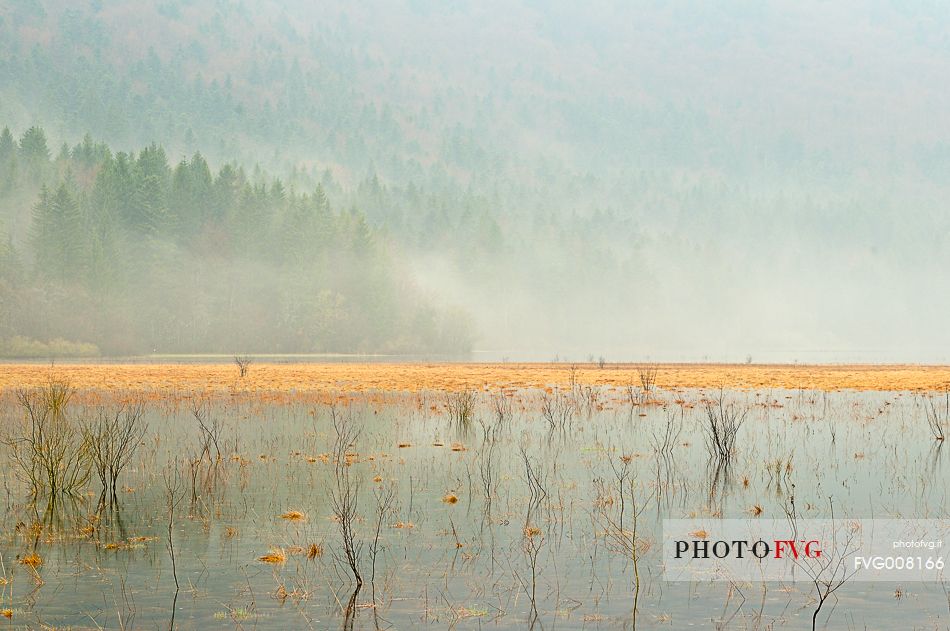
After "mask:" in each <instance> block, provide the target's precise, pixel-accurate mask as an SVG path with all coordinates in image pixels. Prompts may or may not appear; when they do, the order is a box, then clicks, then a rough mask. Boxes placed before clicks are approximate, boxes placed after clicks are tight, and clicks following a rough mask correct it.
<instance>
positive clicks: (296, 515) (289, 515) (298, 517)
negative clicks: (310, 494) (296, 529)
mask: <svg viewBox="0 0 950 631" xmlns="http://www.w3.org/2000/svg"><path fill="white" fill-rule="evenodd" d="M280 518H281V519H286V520H287V521H290V522H301V521H307V515H306V514H304V513H303V512H301V511H299V510H289V511H287V512H286V513H283V514H282V515H280Z"/></svg>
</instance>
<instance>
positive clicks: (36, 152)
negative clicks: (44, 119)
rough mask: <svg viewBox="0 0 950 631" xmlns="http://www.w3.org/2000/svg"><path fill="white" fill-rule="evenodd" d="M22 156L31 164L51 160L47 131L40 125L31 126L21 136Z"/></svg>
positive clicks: (34, 164)
mask: <svg viewBox="0 0 950 631" xmlns="http://www.w3.org/2000/svg"><path fill="white" fill-rule="evenodd" d="M20 157H21V158H23V160H24V162H26V163H27V164H29V165H31V166H36V165H39V164H45V163H47V162H49V157H50V153H49V147H48V146H47V145H46V132H44V131H43V130H42V128H40V127H30V128H29V129H27V130H26V132H24V134H23V137H22V138H20Z"/></svg>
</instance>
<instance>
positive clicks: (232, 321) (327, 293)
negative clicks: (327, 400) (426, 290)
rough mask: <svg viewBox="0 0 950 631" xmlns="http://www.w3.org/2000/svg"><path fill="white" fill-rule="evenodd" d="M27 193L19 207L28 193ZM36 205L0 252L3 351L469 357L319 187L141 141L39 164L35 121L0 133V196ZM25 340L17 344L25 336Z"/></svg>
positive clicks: (40, 135) (460, 330) (394, 265)
mask: <svg viewBox="0 0 950 631" xmlns="http://www.w3.org/2000/svg"><path fill="white" fill-rule="evenodd" d="M34 198H35V202H33V203H31V204H27V202H26V200H31V199H34ZM8 200H13V201H12V202H11V203H13V205H14V206H17V205H20V206H24V207H29V208H30V209H31V213H30V218H29V226H30V227H29V231H28V235H27V239H26V240H25V242H24V243H23V245H22V247H18V246H17V245H16V244H15V243H13V242H12V241H10V240H9V239H3V243H4V248H3V250H2V251H0V304H2V305H4V310H3V312H0V344H3V345H4V346H5V347H6V349H5V352H6V353H7V354H20V355H30V354H35V355H39V356H42V355H46V354H56V353H57V352H63V353H67V354H71V353H75V352H81V353H89V352H95V351H94V349H91V348H89V347H76V346H72V345H70V344H64V343H63V342H54V343H53V347H52V348H49V349H44V346H43V345H44V344H47V345H48V344H49V341H50V340H67V341H73V340H78V341H81V342H85V343H94V344H95V345H96V346H98V348H99V349H100V350H101V351H103V352H106V353H113V354H125V353H143V352H163V353H176V352H177V353H182V352H196V351H200V352H229V351H232V352H233V351H254V352H268V353H274V352H326V351H336V352H404V353H405V352H425V353H429V352H443V353H458V352H466V351H468V350H469V349H470V347H471V335H472V331H471V327H470V325H469V322H468V320H467V318H466V317H465V316H464V314H459V313H456V312H452V311H446V310H438V309H436V308H434V307H433V306H432V305H431V304H430V302H429V301H428V300H427V299H426V298H425V297H424V296H423V295H422V294H421V292H420V291H419V290H418V289H417V288H416V287H414V286H413V285H412V283H411V282H410V281H409V280H408V276H407V274H406V272H405V271H404V269H403V266H401V265H399V264H398V262H397V261H396V260H394V258H393V257H392V256H391V255H390V253H389V251H388V249H387V247H386V243H385V242H384V241H383V240H381V239H379V238H378V236H377V234H376V232H375V231H374V230H373V229H372V228H370V227H369V225H368V224H367V222H366V219H365V217H364V216H363V215H362V214H361V213H359V212H358V211H356V210H355V209H347V210H342V209H335V208H333V207H332V206H331V204H330V202H329V200H328V199H327V196H326V194H325V193H324V191H323V188H322V187H321V186H319V185H317V187H316V188H315V189H314V190H313V191H312V192H309V193H298V192H295V191H294V190H288V189H287V188H286V187H285V186H284V185H283V184H282V183H281V181H280V180H279V179H273V180H264V179H263V178H258V180H257V181H254V182H252V181H251V180H250V179H249V178H248V177H247V175H246V174H245V172H244V171H243V170H242V169H241V168H240V167H239V166H234V165H230V164H226V165H224V166H223V167H221V168H220V169H219V170H216V171H214V172H212V170H211V168H210V167H209V164H208V162H207V161H206V160H205V159H204V158H203V157H202V155H201V154H200V153H195V154H194V155H193V156H192V157H191V158H190V159H188V160H184V159H183V160H181V161H180V162H178V163H177V164H174V165H170V164H169V161H168V159H167V157H166V155H165V151H164V150H163V149H162V148H161V147H160V146H158V145H155V144H152V145H149V146H148V147H145V148H143V149H141V150H140V151H138V152H132V153H124V152H117V153H113V152H112V151H111V150H110V149H109V148H108V147H107V146H106V145H104V144H99V143H94V142H93V141H92V140H91V138H90V137H89V136H86V138H85V139H84V140H83V141H82V142H81V143H79V144H76V145H75V146H73V147H69V146H63V147H62V149H61V150H60V151H59V152H58V155H57V157H55V158H54V159H52V160H51V159H50V151H49V148H48V146H47V141H46V136H45V133H44V131H43V130H42V129H40V128H38V127H31V128H29V129H27V130H26V131H25V132H24V133H23V134H22V137H20V138H19V141H16V140H15V139H14V137H13V135H12V134H11V132H10V130H9V129H8V128H4V129H3V131H2V134H0V203H4V202H7V201H8ZM24 338H26V339H24Z"/></svg>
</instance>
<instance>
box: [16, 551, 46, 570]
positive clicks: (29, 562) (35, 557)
mask: <svg viewBox="0 0 950 631" xmlns="http://www.w3.org/2000/svg"><path fill="white" fill-rule="evenodd" d="M19 561H20V565H25V566H27V567H31V568H33V569H36V568H38V567H40V566H41V565H43V557H41V556H40V555H39V554H37V553H36V552H30V553H29V554H27V555H25V556H22V557H20V559H19Z"/></svg>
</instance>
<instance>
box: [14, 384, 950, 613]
mask: <svg viewBox="0 0 950 631" xmlns="http://www.w3.org/2000/svg"><path fill="white" fill-rule="evenodd" d="M564 370H565V371H570V369H569V368H565V369H564ZM238 379H240V377H238ZM570 381H571V378H570V376H567V377H566V378H565V379H564V382H566V383H570ZM645 385H646V384H641V387H642V390H643V391H644V392H646V391H649V392H650V394H649V396H648V397H646V396H645V397H637V398H635V399H633V400H631V398H630V397H629V396H628V392H627V388H626V387H625V386H623V387H621V386H616V387H597V386H584V387H581V386H580V385H578V384H574V385H572V386H568V387H564V386H561V387H560V388H558V387H555V386H552V387H550V388H549V389H547V390H545V389H540V390H536V389H531V388H527V389H520V388H514V389H505V390H492V389H483V390H466V391H462V392H449V391H444V392H435V391H422V392H418V393H399V392H382V391H375V392H367V393H362V394H356V393H347V392H334V391H323V392H312V393H302V394H299V395H296V396H292V397H282V398H280V399H278V400H269V398H268V397H267V396H265V395H262V394H260V393H257V394H252V393H248V392H243V393H235V394H234V395H233V396H228V397H209V396H207V395H202V396H201V397H197V398H196V397H195V395H194V394H192V393H172V392H167V391H166V392H161V393H155V396H151V397H143V396H137V397H126V396H119V395H108V396H107V395H103V394H102V393H92V392H91V391H88V390H80V391H75V390H73V389H72V388H71V387H70V386H69V385H68V384H66V383H62V382H60V381H57V380H56V379H55V378H52V379H51V380H50V381H49V383H48V384H47V385H46V386H44V387H42V388H37V389H30V390H23V391H20V392H10V391H7V392H4V393H3V396H2V399H0V413H2V415H3V419H4V428H5V431H4V434H3V447H4V448H3V451H2V455H0V458H2V463H3V467H2V471H3V488H4V501H5V511H4V513H3V517H2V521H0V527H2V538H0V564H2V565H0V567H2V577H0V579H2V582H0V590H2V594H0V597H2V599H3V603H2V608H3V609H4V610H5V611H6V612H7V614H8V615H9V617H10V619H11V621H12V623H13V624H19V625H28V626H39V625H50V626H71V627H72V628H141V627H166V628H167V627H168V626H169V625H170V624H173V626H174V627H175V628H200V627H206V626H208V625H217V626H220V625H229V626H230V625H233V626H234V627H236V628H241V627H247V626H254V627H256V628H291V627H292V628H315V629H325V628H336V627H340V628H354V629H356V628H374V629H375V628H393V627H395V628H406V627H409V626H427V627H428V628H433V629H435V628H438V629H443V628H447V627H451V628H483V627H485V626H486V625H487V626H492V627H494V628H518V629H521V628H526V627H533V628H536V629H541V628H556V627H562V628H566V627H571V628H575V627H583V628H628V629H632V628H682V627H685V626H687V625H694V626H698V627H701V628H702V627H725V626H728V627H729V628H740V629H766V628H782V627H788V628H802V627H806V626H810V625H811V623H812V621H813V620H814V623H815V626H816V628H846V627H847V626H848V625H849V624H850V625H852V626H854V625H857V626H863V625H864V624H869V625H871V626H875V625H880V624H883V623H885V622H886V621H891V622H892V623H893V624H900V625H902V626H906V625H908V624H911V622H915V623H916V624H917V625H918V626H920V625H925V624H930V623H936V624H937V625H938V626H939V625H941V624H945V623H946V621H947V620H948V618H947V616H948V604H947V599H946V593H945V591H944V590H943V587H942V586H941V585H939V584H928V583H920V584H915V585H913V586H908V585H902V586H894V585H888V584H880V583H851V582H848V581H847V580H846V577H843V576H840V575H838V574H836V575H834V576H831V575H830V573H829V572H825V571H824V570H822V571H821V572H818V571H817V570H816V572H815V575H816V577H815V580H814V581H810V582H809V581H803V582H800V583H789V584H770V583H766V584H758V585H742V584H728V583H712V582H703V581H696V582H693V583H667V582H664V581H663V577H662V565H661V562H660V554H661V553H660V550H659V548H660V545H659V543H660V541H661V538H662V537H661V529H662V519H663V518H665V517H672V518H683V517H696V516H712V517H749V516H752V517H753V518H754V517H756V516H758V515H765V516H771V517H776V516H782V515H792V517H794V518H795V519H798V518H818V517H827V516H828V515H829V514H830V513H831V512H832V511H834V512H837V513H838V514H850V515H867V514H875V515H881V514H888V515H899V514H910V513H916V514H921V515H927V516H929V517H937V518H943V517H946V515H945V514H944V512H942V509H941V508H940V507H942V506H946V502H945V501H944V500H945V498H946V496H947V492H948V488H947V485H946V482H945V481H944V480H945V479H946V475H945V471H946V469H945V467H946V465H945V457H946V455H945V454H944V453H943V451H942V449H941V445H942V444H943V441H939V440H938V441H935V440H933V435H932V433H931V432H930V430H929V429H928V428H929V427H930V424H929V421H928V419H929V418H930V416H929V415H933V414H934V413H935V412H934V409H936V410H937V411H939V409H940V408H939V406H938V404H937V402H938V401H939V402H943V395H942V394H939V395H934V398H933V399H930V398H927V397H918V396H915V395H913V394H911V393H906V392H883V393H847V392H831V393H825V392H817V391H809V390H775V391H765V390H760V391H734V390H733V391H730V390H719V389H716V390H706V391H704V390H663V389H661V388H658V387H656V386H655V385H652V384H651V386H650V388H649V389H648V388H646V387H644V386H645ZM931 403H933V406H934V407H933V408H932V407H931ZM552 419H553V420H554V422H553V423H552V422H551V420H552ZM881 435H887V436H891V437H893V440H891V441H888V442H882V441H881V440H880V436H881ZM922 480H923V481H926V482H925V483H920V481H922ZM832 496H833V500H832V499H831V498H832ZM790 511H791V512H790ZM839 574H840V573H839ZM829 577H830V578H829ZM842 579H845V580H842ZM895 590H897V591H898V592H899V593H901V594H904V595H909V596H908V597H912V598H913V599H914V607H913V609H911V608H908V607H906V606H904V604H903V601H902V600H901V599H895V598H894V593H895ZM858 603H860V605H859V604H858ZM5 615H6V614H5ZM172 616H174V619H173V620H172ZM911 626H913V625H911Z"/></svg>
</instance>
